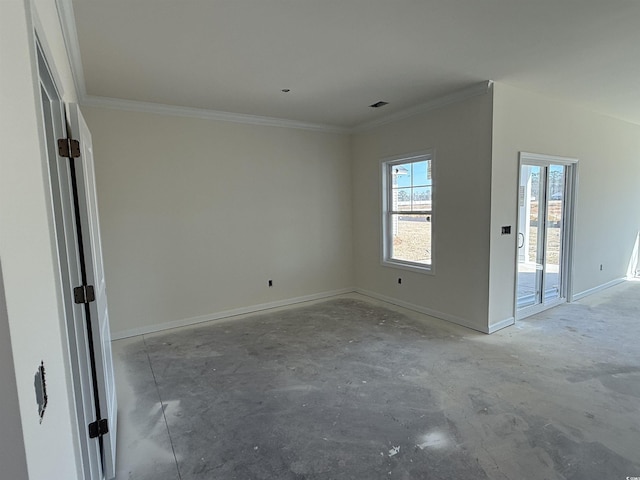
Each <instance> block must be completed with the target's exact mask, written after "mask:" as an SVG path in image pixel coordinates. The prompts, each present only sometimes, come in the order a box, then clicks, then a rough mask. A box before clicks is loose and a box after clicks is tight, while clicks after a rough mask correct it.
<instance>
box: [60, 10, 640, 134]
mask: <svg viewBox="0 0 640 480" xmlns="http://www.w3.org/2000/svg"><path fill="white" fill-rule="evenodd" d="M61 1H67V2H68V1H70V0H61ZM73 12H74V14H75V27H76V30H77V44H76V45H75V48H78V47H79V53H80V55H79V58H80V60H81V61H78V60H76V65H75V67H76V69H78V70H80V71H81V72H82V74H83V75H78V74H77V73H76V77H78V78H77V81H78V83H79V86H80V90H81V96H85V95H88V96H98V97H110V98H117V99H124V100H135V101H140V102H151V103H158V104H163V105H172V106H180V107H193V108H199V109H207V110H214V111H218V112H231V113H236V114H249V115H257V116H265V117H276V118H282V119H289V120H296V121H301V122H311V123H317V124H326V125H332V126H337V127H344V128H353V127H356V126H358V125H361V124H363V123H367V122H372V121H375V120H376V119H379V118H381V117H384V116H387V115H390V114H395V113H397V112H400V111H403V110H405V109H407V108H411V107H415V106H416V105H419V104H422V103H425V102H429V101H431V100H433V99H436V98H438V97H441V96H443V95H446V94H449V93H451V92H455V91H457V90H460V89H463V88H466V87H469V86H471V85H474V84H477V83H478V82H481V81H486V80H489V79H491V80H494V81H498V82H502V83H506V84H510V85H513V86H515V87H519V88H523V89H526V90H530V91H534V92H540V93H543V94H546V95H548V96H551V97H554V98H558V99H563V100H566V101H570V102H577V103H580V104H582V105H583V106H585V107H586V108H588V109H591V110H594V111H598V112H601V113H604V114H607V115H611V116H614V117H618V118H622V119H625V120H628V121H631V122H634V123H638V124H640V2H639V1H637V0H606V1H604V0H535V1H534V0H110V1H104V0H73ZM82 76H83V77H84V79H82ZM83 83H84V85H83ZM82 89H84V90H85V91H84V92H82ZM283 89H290V92H288V93H283V92H282V90H283ZM379 100H382V101H386V102H389V104H388V105H387V106H385V107H382V108H379V109H373V108H370V107H369V105H370V104H373V103H375V102H377V101H379Z"/></svg>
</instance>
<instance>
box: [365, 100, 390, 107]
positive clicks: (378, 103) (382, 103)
mask: <svg viewBox="0 0 640 480" xmlns="http://www.w3.org/2000/svg"><path fill="white" fill-rule="evenodd" d="M385 105H389V102H383V101H382V100H380V101H379V102H376V103H373V104H371V105H369V106H370V107H371V108H380V107H384V106H385Z"/></svg>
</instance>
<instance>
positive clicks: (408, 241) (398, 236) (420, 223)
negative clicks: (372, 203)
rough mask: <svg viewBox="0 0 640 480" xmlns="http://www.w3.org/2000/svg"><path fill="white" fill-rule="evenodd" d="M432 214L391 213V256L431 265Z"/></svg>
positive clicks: (395, 258) (396, 258)
mask: <svg viewBox="0 0 640 480" xmlns="http://www.w3.org/2000/svg"><path fill="white" fill-rule="evenodd" d="M431 217H432V216H431V215H407V214H395V215H391V224H392V232H391V233H392V244H391V258H392V259H394V260H404V261H406V262H415V263H422V264H425V265H431Z"/></svg>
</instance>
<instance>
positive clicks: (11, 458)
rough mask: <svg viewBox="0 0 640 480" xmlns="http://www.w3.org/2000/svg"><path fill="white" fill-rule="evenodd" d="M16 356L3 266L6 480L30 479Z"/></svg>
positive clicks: (1, 399)
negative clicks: (25, 451)
mask: <svg viewBox="0 0 640 480" xmlns="http://www.w3.org/2000/svg"><path fill="white" fill-rule="evenodd" d="M12 353H13V349H12V348H11V333H10V331H9V316H8V315H7V303H6V300H5V298H4V282H3V280H2V265H0V465H2V475H6V478H11V479H12V480H26V479H27V478H29V477H28V475H27V459H26V457H25V453H24V441H23V439H22V425H21V423H20V405H19V403H18V389H17V387H16V375H15V371H14V365H13V356H12Z"/></svg>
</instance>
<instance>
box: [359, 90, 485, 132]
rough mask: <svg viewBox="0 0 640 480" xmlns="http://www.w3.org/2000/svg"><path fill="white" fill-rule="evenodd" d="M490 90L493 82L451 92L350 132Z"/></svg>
mask: <svg viewBox="0 0 640 480" xmlns="http://www.w3.org/2000/svg"><path fill="white" fill-rule="evenodd" d="M491 88H493V80H487V81H485V82H481V83H478V84H475V85H472V86H471V87H467V88H464V89H462V90H458V91H457V92H453V93H450V94H448V95H444V96H442V97H438V98H435V99H433V100H430V101H428V102H426V103H423V104H420V105H416V106H415V107H410V108H406V109H404V110H401V111H399V112H396V113H392V114H390V115H387V116H385V117H382V118H378V119H376V120H371V121H369V122H365V123H361V124H360V125H357V126H355V127H354V128H353V129H352V130H351V133H360V132H364V131H366V130H371V129H373V128H376V127H380V126H382V125H386V124H388V123H393V122H397V121H399V120H404V119H405V118H409V117H413V116H416V115H419V114H421V113H426V112H430V111H432V110H436V109H438V108H442V107H445V106H447V105H451V104H453V103H458V102H461V101H463V100H466V99H468V98H472V97H476V96H479V95H484V94H486V93H488V92H489V91H490V90H491Z"/></svg>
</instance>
